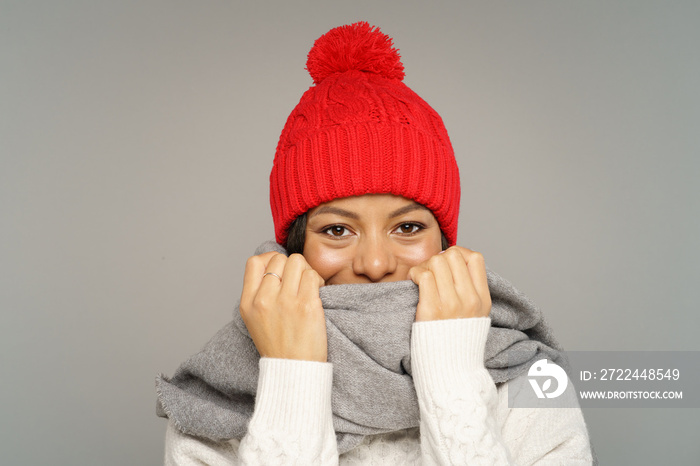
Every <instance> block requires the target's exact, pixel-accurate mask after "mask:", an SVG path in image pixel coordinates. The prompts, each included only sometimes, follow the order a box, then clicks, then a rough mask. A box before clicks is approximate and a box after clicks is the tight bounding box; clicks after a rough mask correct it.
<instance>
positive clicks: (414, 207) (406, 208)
mask: <svg viewBox="0 0 700 466" xmlns="http://www.w3.org/2000/svg"><path fill="white" fill-rule="evenodd" d="M414 210H429V209H428V208H427V207H426V206H424V205H423V204H418V203H417V202H414V203H413V204H409V205H407V206H403V207H401V208H399V209H396V210H395V211H393V212H392V213H390V214H389V218H394V217H399V216H401V215H403V214H407V213H409V212H413V211H414Z"/></svg>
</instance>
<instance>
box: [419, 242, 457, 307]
mask: <svg viewBox="0 0 700 466" xmlns="http://www.w3.org/2000/svg"><path fill="white" fill-rule="evenodd" d="M449 255H450V254H438V255H436V256H433V257H431V258H430V260H428V262H427V267H428V269H429V270H430V271H431V272H433V276H434V279H435V284H436V286H437V292H438V295H439V297H440V302H441V303H442V304H443V307H444V308H445V309H451V310H456V309H459V307H460V299H459V296H457V290H456V289H455V281H454V280H455V279H454V276H453V275H452V270H451V268H450V263H449V262H448V260H447V256H449Z"/></svg>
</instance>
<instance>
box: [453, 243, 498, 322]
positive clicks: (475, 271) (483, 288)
mask: <svg viewBox="0 0 700 466" xmlns="http://www.w3.org/2000/svg"><path fill="white" fill-rule="evenodd" d="M459 249H460V250H461V251H460V252H462V255H463V257H464V258H465V261H466V263H467V268H468V270H469V276H470V277H471V280H472V283H473V284H474V289H475V290H476V293H477V295H478V296H479V298H480V299H481V302H482V303H484V306H485V307H488V310H490V308H491V292H490V291H489V283H488V278H487V276H486V261H485V260H484V256H483V255H482V254H481V253H479V252H476V251H472V250H471V249H467V248H459Z"/></svg>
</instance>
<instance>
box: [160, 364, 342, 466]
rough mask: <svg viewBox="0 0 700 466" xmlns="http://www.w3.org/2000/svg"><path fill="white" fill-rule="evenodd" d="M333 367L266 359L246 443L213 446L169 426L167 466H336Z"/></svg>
mask: <svg viewBox="0 0 700 466" xmlns="http://www.w3.org/2000/svg"><path fill="white" fill-rule="evenodd" d="M332 378H333V368H332V365H331V364H330V363H317V362H311V361H295V360H285V359H271V358H262V359H261V360H260V377H259V379H258V390H257V396H256V399H255V410H254V412H253V416H252V417H251V420H250V423H249V424H248V433H247V434H246V435H245V437H243V439H241V441H240V444H238V442H237V441H235V440H232V441H229V442H219V443H216V442H208V441H205V440H203V439H198V438H195V437H192V436H188V435H185V434H182V433H180V432H178V431H177V429H176V428H175V427H174V426H172V423H170V424H169V425H168V433H167V434H166V445H165V449H166V451H165V464H166V465H190V464H192V465H194V464H202V463H204V464H212V465H232V464H236V465H237V464H240V465H259V464H280V465H308V464H319V465H335V464H338V451H337V445H336V439H335V432H334V430H333V419H332V412H331V386H332Z"/></svg>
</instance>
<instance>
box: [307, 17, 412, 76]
mask: <svg viewBox="0 0 700 466" xmlns="http://www.w3.org/2000/svg"><path fill="white" fill-rule="evenodd" d="M306 69H307V70H308V71H309V74H310V75H311V77H312V78H313V80H314V84H318V83H320V82H321V81H323V80H324V79H325V78H326V77H328V76H330V75H331V74H334V73H342V72H345V71H350V70H357V71H364V72H367V73H375V74H378V75H380V76H383V77H385V78H387V79H398V80H399V81H401V80H403V77H404V72H403V64H402V63H401V56H400V55H399V51H398V50H397V49H395V48H394V47H393V42H392V40H391V37H389V36H387V35H386V34H384V33H383V32H381V31H380V30H379V28H378V27H375V26H370V25H369V23H367V22H364V21H360V22H358V23H354V24H350V25H346V26H340V27H337V28H334V29H331V30H330V31H328V32H327V33H326V34H324V35H322V36H321V37H319V38H318V39H317V40H316V42H314V46H313V48H312V49H311V51H310V52H309V56H308V60H307V61H306Z"/></svg>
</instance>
